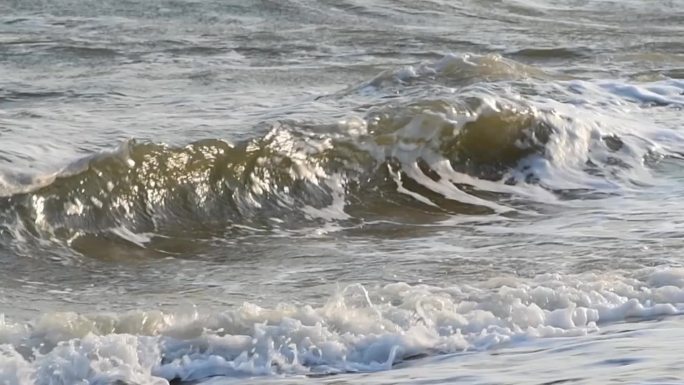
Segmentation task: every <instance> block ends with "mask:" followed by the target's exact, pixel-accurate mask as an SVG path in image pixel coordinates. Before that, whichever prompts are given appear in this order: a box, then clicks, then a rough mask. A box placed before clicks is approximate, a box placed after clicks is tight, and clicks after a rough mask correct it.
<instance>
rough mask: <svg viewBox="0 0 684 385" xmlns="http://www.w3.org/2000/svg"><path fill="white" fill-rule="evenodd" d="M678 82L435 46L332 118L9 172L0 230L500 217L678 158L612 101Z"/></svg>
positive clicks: (669, 101)
mask: <svg viewBox="0 0 684 385" xmlns="http://www.w3.org/2000/svg"><path fill="white" fill-rule="evenodd" d="M416 90H420V93H418V94H415V93H416V92H417V91H416ZM682 90H684V84H683V83H682V82H680V81H669V82H659V83H651V84H647V85H640V86H636V85H629V84H621V83H610V82H603V83H601V82H588V81H582V80H572V79H570V80H568V79H565V80H562V79H560V80H559V79H553V78H552V77H551V76H550V75H548V74H544V73H543V72H542V71H541V70H539V69H535V68H533V67H529V66H526V65H523V64H521V63H517V62H514V61H511V60H507V59H503V58H501V57H499V56H473V55H463V56H456V55H452V56H447V57H445V58H443V59H441V60H439V61H436V62H434V63H428V64H423V65H419V66H415V67H407V68H402V69H399V70H396V71H386V72H383V73H381V74H380V75H378V76H376V77H375V78H373V79H371V80H369V81H367V82H364V83H362V84H360V85H358V86H354V87H350V88H349V89H347V90H345V91H342V92H340V93H337V94H332V95H328V96H325V97H324V98H323V99H327V100H330V101H332V102H334V103H347V104H349V103H350V101H357V102H358V100H359V99H360V98H363V99H364V100H365V101H366V102H367V103H365V104H364V105H363V106H362V110H363V111H365V112H364V113H363V115H359V114H357V113H353V114H350V117H349V118H347V119H345V120H343V121H339V122H334V123H326V124H321V123H310V122H307V121H305V120H302V121H286V120H282V121H278V122H274V123H263V124H261V125H259V126H257V127H256V128H255V130H256V131H257V132H263V134H261V135H258V136H256V137H254V138H253V139H247V140H242V141H236V142H229V141H224V140H220V139H208V140H201V141H197V142H194V143H191V144H189V145H187V146H183V147H174V146H167V145H162V144H157V143H150V142H138V141H135V140H130V141H127V142H125V143H123V144H121V145H120V146H119V147H118V148H117V149H116V150H114V151H112V152H106V153H100V154H97V155H94V156H90V157H87V158H84V159H81V160H79V161H77V162H75V163H73V164H70V165H68V166H67V167H65V168H64V169H63V170H61V171H59V172H57V173H54V174H52V175H48V176H40V177H31V176H15V177H14V178H13V179H12V178H10V177H9V175H8V176H6V177H5V178H4V180H5V182H4V186H5V187H3V191H4V192H3V195H4V197H3V198H2V200H1V201H0V206H1V207H2V215H3V218H4V219H3V223H2V226H3V227H4V228H5V230H4V232H3V233H4V234H14V235H11V236H13V237H15V238H26V237H38V238H42V239H57V240H62V241H67V242H69V244H70V245H72V244H73V245H74V247H76V248H77V249H78V245H79V244H81V245H86V244H88V245H90V244H91V243H92V242H91V241H89V240H88V239H93V237H94V238H95V239H99V238H103V239H118V240H119V241H122V242H124V243H132V244H136V245H140V246H144V244H145V243H146V242H147V240H148V237H147V236H145V235H144V234H163V235H167V236H172V235H173V234H178V233H181V232H187V231H188V230H190V231H192V232H196V234H197V236H199V237H208V236H212V234H216V233H217V232H218V233H221V232H222V231H225V229H230V228H236V227H237V228H255V229H273V228H282V229H293V228H301V227H307V226H316V225H320V224H321V223H325V222H329V221H336V222H338V223H341V224H343V225H344V224H345V223H346V224H348V225H354V224H358V223H362V222H364V221H369V220H378V219H385V220H387V219H391V220H399V221H401V220H402V219H401V214H396V213H401V212H404V211H405V210H408V211H415V212H427V213H432V214H433V215H434V218H435V219H434V220H435V221H438V220H440V219H441V218H444V216H445V215H447V216H451V215H489V214H493V215H510V214H512V213H515V212H521V211H522V212H524V211H526V209H525V207H524V205H525V204H526V203H530V202H532V203H535V202H536V203H544V204H552V205H553V204H560V202H562V201H563V200H566V199H574V198H578V197H584V198H586V197H591V196H601V195H605V194H608V195H614V194H621V193H623V192H625V191H628V190H629V189H630V188H633V187H635V186H640V185H643V184H648V183H650V180H652V178H651V177H650V174H651V171H650V169H651V168H652V167H654V166H655V165H656V164H657V163H658V162H660V161H661V160H662V159H664V158H668V157H669V158H676V159H678V158H679V157H680V156H679V155H678V154H679V153H680V152H679V151H680V150H681V149H680V148H679V147H681V146H682V143H684V141H679V139H681V138H672V133H668V137H666V139H667V140H663V139H662V138H663V135H664V133H665V132H666V131H668V128H667V127H658V126H654V127H652V128H644V127H643V124H642V122H636V123H635V122H634V120H633V117H631V118H626V117H624V116H623V113H622V111H623V110H624V108H625V106H626V105H627V106H632V107H629V108H639V109H642V110H643V114H649V113H650V112H649V106H652V108H660V109H665V110H674V111H676V110H678V109H681V106H682V105H683V104H684V100H683V98H682V96H681V93H682V92H683V91H682ZM355 109H358V107H352V110H355ZM397 215H399V218H397ZM18 222H19V223H18ZM17 229H20V230H17ZM17 231H22V232H23V234H20V235H17V234H16V232H17ZM141 234H142V235H141ZM202 234H204V235H202ZM117 242H118V241H117ZM83 247H85V246H83Z"/></svg>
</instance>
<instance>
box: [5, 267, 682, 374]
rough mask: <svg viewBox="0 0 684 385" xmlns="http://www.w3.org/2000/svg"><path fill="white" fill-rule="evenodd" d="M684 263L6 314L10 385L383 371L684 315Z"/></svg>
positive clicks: (6, 343) (6, 363)
mask: <svg viewBox="0 0 684 385" xmlns="http://www.w3.org/2000/svg"><path fill="white" fill-rule="evenodd" d="M683 304H684V270H683V269H674V268H657V269H646V270H641V271H638V272H636V273H634V274H629V275H623V274H619V273H610V274H609V273H605V274H583V275H567V276H564V275H559V274H548V275H542V276H538V277H536V278H534V279H520V278H516V277H513V276H511V277H502V278H498V279H493V280H490V281H487V282H481V283H479V284H477V285H470V286H468V285H460V286H458V285H457V286H453V287H444V288H440V287H432V286H426V285H419V286H411V285H408V284H404V283H397V284H390V285H386V286H383V287H374V288H366V287H363V286H361V285H351V286H349V287H347V288H345V289H343V290H340V291H339V292H338V293H337V294H335V295H334V296H332V297H331V298H330V299H329V300H328V301H327V302H326V303H325V304H323V305H320V306H295V305H290V304H281V305H279V306H277V307H275V308H262V307H259V306H257V305H254V304H248V303H246V304H244V305H242V306H240V307H237V308H234V309H227V310H226V311H224V312H221V313H211V314H204V315H202V314H199V313H194V312H191V313H192V314H181V313H162V312H158V311H148V312H145V311H135V312H130V313H127V314H122V315H112V314H98V315H90V316H87V315H79V314H74V313H54V314H46V315H45V316H43V317H42V318H41V319H38V320H36V321H34V322H32V323H30V324H28V325H22V324H17V323H9V322H6V321H4V320H3V321H2V322H0V342H2V343H3V344H2V345H0V351H1V352H2V353H1V354H0V369H1V370H0V383H4V384H11V385H14V384H22V385H23V384H34V383H36V384H77V383H84V384H85V383H111V382H113V381H116V380H121V381H125V382H129V383H137V384H166V383H167V381H168V380H171V379H173V378H180V379H183V380H197V379H202V378H207V377H211V376H230V377H235V376H238V377H239V376H244V375H273V374H307V373H317V372H324V373H336V372H347V371H352V372H357V371H377V370H386V369H390V368H391V367H392V365H393V364H394V363H396V362H400V361H402V360H404V359H406V358H408V357H411V356H415V355H418V354H431V355H434V354H442V353H451V352H461V351H465V350H486V349H491V348H495V347H496V348H500V347H502V346H509V345H511V344H513V345H515V344H517V343H520V342H523V341H530V340H535V339H538V338H547V337H573V336H582V335H585V334H587V333H593V332H596V331H597V330H598V329H599V328H600V327H601V325H603V324H604V323H607V322H615V321H623V320H627V319H630V318H632V317H652V316H661V315H671V314H679V313H681V311H682V309H684V306H683Z"/></svg>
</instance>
